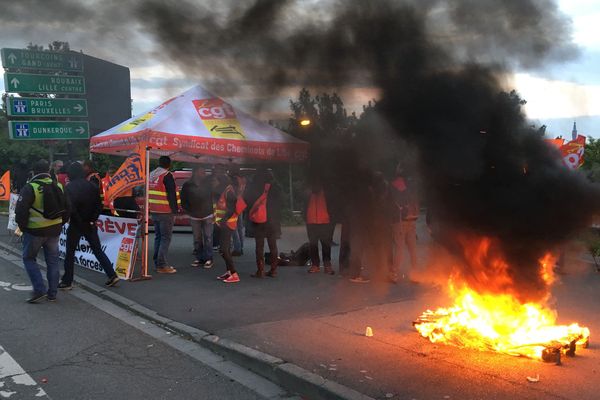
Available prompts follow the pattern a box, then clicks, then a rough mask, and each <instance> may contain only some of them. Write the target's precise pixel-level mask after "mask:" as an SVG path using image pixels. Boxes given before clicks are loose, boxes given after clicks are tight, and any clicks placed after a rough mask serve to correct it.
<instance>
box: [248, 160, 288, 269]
mask: <svg viewBox="0 0 600 400" xmlns="http://www.w3.org/2000/svg"><path fill="white" fill-rule="evenodd" d="M263 194H265V195H266V196H263ZM281 197H282V196H281V187H280V186H279V185H278V184H277V183H276V182H275V179H274V177H273V174H272V172H271V171H268V170H266V169H261V170H259V171H258V172H257V173H256V175H255V176H254V179H253V180H252V183H251V184H250V185H249V186H248V188H247V190H246V196H245V197H244V200H245V202H246V204H247V205H248V210H249V211H248V220H249V221H250V223H251V224H252V228H253V231H254V240H255V242H256V272H255V273H254V274H252V275H251V276H252V277H254V278H262V277H263V276H264V275H265V273H264V268H265V239H266V240H267V244H268V245H269V252H270V253H271V268H270V269H269V271H268V272H267V273H266V275H267V276H269V277H271V278H274V277H275V276H277V266H278V261H279V258H278V254H279V253H278V250H277V239H278V238H279V237H281ZM264 200H266V203H265V202H264ZM260 207H263V211H260V210H259V208H260ZM263 213H264V218H262V217H258V215H260V214H263Z"/></svg>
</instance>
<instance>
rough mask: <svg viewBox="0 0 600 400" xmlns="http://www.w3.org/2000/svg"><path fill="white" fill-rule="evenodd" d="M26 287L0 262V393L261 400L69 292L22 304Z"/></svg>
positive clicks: (14, 399) (20, 275) (15, 398)
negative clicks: (52, 299) (54, 298)
mask: <svg viewBox="0 0 600 400" xmlns="http://www.w3.org/2000/svg"><path fill="white" fill-rule="evenodd" d="M28 285H29V280H28V278H27V275H26V273H25V271H24V270H22V269H19V268H17V267H15V266H13V265H9V264H8V263H7V262H5V261H2V260H0V304H1V305H2V308H1V311H0V398H10V399H11V400H20V399H27V400H29V399H33V398H42V399H43V398H47V399H78V400H83V399H89V400H92V399H107V398H109V399H110V398H112V399H215V400H217V399H219V400H221V399H249V400H250V399H261V398H263V397H261V396H260V395H258V394H257V393H255V392H254V391H252V390H250V389H249V388H247V387H244V386H242V385H241V384H240V383H237V382H235V381H234V380H233V379H230V378H229V377H227V376H225V375H224V374H222V373H219V372H217V371H215V370H214V369H212V368H210V367H209V366H207V365H204V364H202V363H200V362H198V361H197V360H194V359H192V358H191V357H188V356H187V355H185V354H183V353H181V352H178V351H177V350H174V349H173V348H171V347H169V346H167V345H165V344H164V343H163V342H161V341H160V340H157V339H155V338H153V337H151V336H149V335H146V334H144V333H142V332H140V331H139V330H138V329H134V328H132V327H130V326H129V325H127V324H125V323H124V322H121V321H120V320H118V319H115V318H113V317H111V316H110V315H108V314H106V313H105V312H103V311H100V310H98V309H97V308H95V307H93V306H91V305H89V304H87V303H85V302H83V301H82V300H80V299H78V298H77V297H75V296H73V295H72V294H65V293H62V292H61V293H59V297H58V301H57V302H55V303H50V302H47V301H44V302H42V303H41V304H27V303H25V299H26V298H27V297H28V294H29V292H28V289H29V287H28ZM76 290H77V289H76ZM145 323H146V322H143V321H140V324H145ZM140 326H141V325H140ZM35 396H38V397H35Z"/></svg>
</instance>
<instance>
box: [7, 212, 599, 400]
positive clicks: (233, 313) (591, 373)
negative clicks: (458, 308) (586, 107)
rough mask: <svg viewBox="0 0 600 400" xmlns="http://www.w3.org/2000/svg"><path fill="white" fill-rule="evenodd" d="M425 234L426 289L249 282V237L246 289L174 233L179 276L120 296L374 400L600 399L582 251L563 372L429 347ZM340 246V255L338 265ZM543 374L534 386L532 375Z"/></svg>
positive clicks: (241, 261) (296, 278)
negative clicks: (421, 330)
mask: <svg viewBox="0 0 600 400" xmlns="http://www.w3.org/2000/svg"><path fill="white" fill-rule="evenodd" d="M0 224H3V221H2V220H1V219H0ZM418 232H419V252H420V261H421V270H420V271H417V272H418V273H417V274H416V277H417V278H418V279H419V280H420V281H421V283H420V284H412V283H410V282H403V283H401V284H398V285H392V284H389V283H383V282H371V283H370V284H366V285H356V284H352V283H350V282H348V281H347V280H345V279H342V278H341V277H339V276H338V275H335V276H327V275H325V274H310V275H309V274H307V273H306V268H304V267H283V268H281V270H280V275H279V276H278V277H277V278H276V279H268V278H265V279H262V280H256V279H252V278H250V277H249V274H250V273H251V272H252V271H253V270H254V261H253V260H254V254H253V252H254V245H253V240H252V239H247V242H246V250H245V255H244V256H242V257H239V258H236V265H237V266H238V267H239V271H240V272H241V277H242V281H241V282H240V283H238V284H235V285H225V284H222V283H220V282H218V281H217V280H216V279H215V277H216V276H217V275H218V274H220V273H222V272H223V269H224V266H223V262H222V260H220V258H216V263H215V264H216V265H215V267H214V268H213V269H211V270H204V269H196V268H191V267H189V262H191V261H192V259H193V257H192V255H191V242H192V238H191V235H189V234H186V233H177V234H176V235H175V237H174V241H173V243H172V251H171V254H170V259H171V263H172V264H173V265H174V266H175V267H177V268H178V272H177V274H174V275H159V274H155V275H154V279H152V280H150V281H143V282H136V283H125V282H124V283H122V284H121V285H120V287H118V288H116V289H115V291H116V292H117V293H119V294H120V295H122V296H125V297H127V298H130V299H132V300H134V301H136V302H138V303H140V304H142V305H144V306H146V307H148V308H150V309H152V310H154V311H156V312H158V313H160V314H162V315H164V316H167V317H169V318H171V319H173V320H176V321H180V322H183V323H186V324H188V325H191V326H194V327H196V328H199V329H203V330H206V331H208V332H210V333H213V334H216V335H219V336H220V337H223V338H228V339H232V340H234V341H237V342H239V343H242V344H245V345H246V346H249V347H252V348H256V349H258V350H261V351H264V352H267V353H269V354H272V355H275V356H277V357H281V358H283V359H284V360H286V361H289V362H293V363H295V364H297V365H299V366H301V367H303V368H305V369H307V370H309V371H313V372H315V373H317V374H319V375H322V376H323V377H325V378H326V379H331V380H334V381H338V382H340V383H342V384H344V385H347V386H349V387H351V388H353V389H356V390H358V391H360V392H363V393H365V394H367V395H369V396H372V397H374V398H377V399H387V398H398V399H459V398H460V399H463V400H464V399H507V398H512V399H573V400H575V399H596V398H600V397H599V395H598V393H600V383H599V382H600V379H598V375H599V374H600V353H598V348H599V347H598V346H597V345H596V343H595V342H594V338H595V332H598V331H600V296H598V286H599V285H600V274H597V273H596V272H594V268H593V267H592V266H591V265H590V264H589V263H586V262H585V255H584V254H583V253H581V252H579V251H578V250H577V249H575V251H573V252H571V253H570V254H569V257H568V265H567V267H566V268H565V269H564V270H563V271H562V275H561V276H560V278H561V280H560V282H559V283H558V284H556V285H555V287H554V290H553V294H554V297H553V301H554V306H555V307H556V309H557V310H558V313H559V323H571V322H574V321H577V322H579V323H581V324H583V325H586V326H588V327H589V328H590V330H591V332H592V336H591V338H592V339H591V340H592V341H591V345H590V348H589V349H585V350H580V351H579V352H578V356H577V357H575V358H574V359H568V360H565V362H564V365H563V366H561V367H559V366H555V365H553V364H545V363H542V362H539V361H534V360H529V359H525V358H515V357H510V356H505V355H499V354H493V353H485V352H478V351H472V350H463V349H457V348H454V347H449V346H444V345H434V344H432V343H430V342H429V341H427V340H425V339H422V338H421V337H420V336H419V335H418V334H417V333H416V332H415V331H414V329H413V328H412V325H411V322H412V321H413V320H414V318H415V317H416V316H418V315H420V313H421V312H422V311H424V310H426V309H427V308H435V307H437V306H447V305H448V302H447V300H446V298H445V296H444V294H443V291H441V290H440V287H439V286H436V284H435V281H436V279H435V278H440V277H441V278H444V277H447V274H446V273H445V272H444V266H446V267H447V260H445V259H444V258H443V257H441V256H440V254H438V252H437V251H436V249H435V247H433V246H432V245H431V243H430V241H429V239H428V237H427V233H426V232H425V229H424V226H423V225H422V224H421V225H419V228H418ZM338 235H339V232H338V234H337V235H336V239H338V240H339V236H338ZM6 239H7V237H6V236H5V237H4V240H6ZM305 240H306V236H305V231H304V228H303V227H294V228H285V229H284V233H283V238H282V240H280V242H279V243H280V249H282V251H289V250H290V249H294V248H296V247H298V246H299V245H300V244H301V243H302V242H303V241H305ZM338 250H339V247H336V248H334V259H337V252H338ZM334 265H335V266H336V267H337V264H336V263H335V262H334ZM77 273H78V274H80V275H81V276H82V277H84V278H85V279H88V280H90V281H92V282H95V283H97V284H101V283H102V282H103V280H104V276H103V275H102V274H98V273H95V272H91V271H85V270H81V269H79V270H78V271H77ZM442 280H443V279H442ZM437 281H438V282H439V281H440V280H439V279H437ZM366 326H371V327H372V328H373V330H374V332H375V336H374V337H373V338H366V337H364V331H365V328H366ZM538 375H539V378H540V380H539V382H536V383H532V382H529V381H527V379H526V378H527V377H528V376H530V377H535V376H538Z"/></svg>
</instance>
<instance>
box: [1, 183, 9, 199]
mask: <svg viewBox="0 0 600 400" xmlns="http://www.w3.org/2000/svg"><path fill="white" fill-rule="evenodd" d="M7 193H8V189H7V188H6V186H5V185H4V182H2V181H0V199H3V198H4V197H6V194H7Z"/></svg>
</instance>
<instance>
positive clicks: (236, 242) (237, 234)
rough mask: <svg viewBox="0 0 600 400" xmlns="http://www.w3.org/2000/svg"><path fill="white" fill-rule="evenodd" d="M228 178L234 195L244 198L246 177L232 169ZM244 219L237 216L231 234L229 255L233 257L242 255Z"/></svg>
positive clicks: (234, 168) (242, 216)
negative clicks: (231, 247) (231, 241)
mask: <svg viewBox="0 0 600 400" xmlns="http://www.w3.org/2000/svg"><path fill="white" fill-rule="evenodd" d="M229 176H230V177H231V180H232V182H233V188H234V189H235V194H236V195H237V196H238V198H239V197H242V198H243V197H244V192H245V191H246V177H244V176H243V175H242V173H241V172H240V168H239V167H237V166H236V167H233V168H232V169H231V170H230V171H229ZM245 222H246V221H245V218H244V214H243V213H242V214H240V215H239V216H238V223H237V229H236V230H235V231H234V232H233V236H232V240H233V252H232V253H231V255H232V256H234V257H239V256H241V255H244V234H245Z"/></svg>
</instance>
